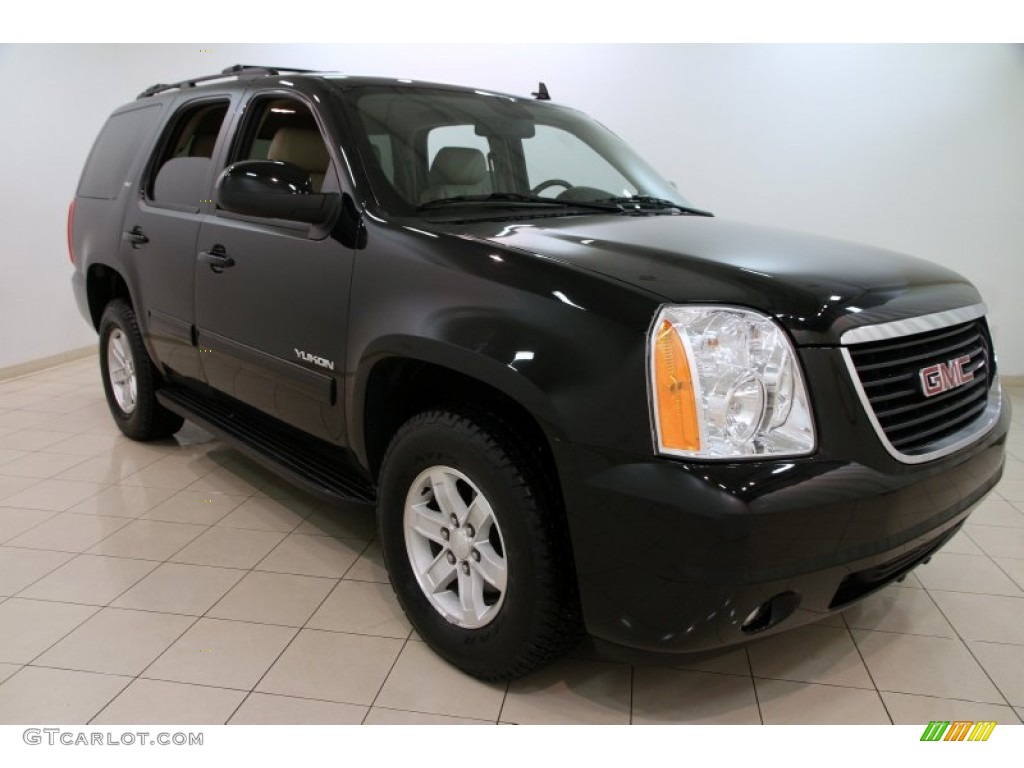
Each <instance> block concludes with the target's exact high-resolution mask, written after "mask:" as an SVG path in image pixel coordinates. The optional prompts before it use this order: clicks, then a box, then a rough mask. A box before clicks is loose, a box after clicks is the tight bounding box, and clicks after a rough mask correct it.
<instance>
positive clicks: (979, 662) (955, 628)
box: [925, 553, 1013, 710]
mask: <svg viewBox="0 0 1024 768" xmlns="http://www.w3.org/2000/svg"><path fill="white" fill-rule="evenodd" d="M986 554H987V553H986ZM936 591H939V592H941V591H942V590H936ZM925 592H926V593H927V594H928V599H929V600H931V601H932V605H934V606H935V608H936V610H938V612H939V613H941V614H942V618H944V619H945V620H946V621H947V622H948V623H949V626H951V627H952V628H953V631H954V632H955V633H956V638H957V639H958V640H959V641H960V643H961V645H963V647H964V648H965V649H966V650H967V653H969V654H970V655H971V658H972V659H973V660H974V663H975V664H977V665H978V668H979V669H980V670H981V671H982V673H983V674H984V675H985V677H986V678H987V679H988V681H989V682H990V683H991V684H992V687H993V688H995V690H996V692H997V693H998V694H999V695H1000V696H1001V697H1002V698H1003V702H1004V703H1005V704H1006V706H1008V707H1010V709H1011V710H1012V709H1013V705H1012V704H1010V700H1009V699H1008V698H1007V697H1006V694H1005V693H1003V689H1002V688H1000V687H999V686H998V685H997V684H996V681H995V680H993V679H992V675H990V674H989V671H988V670H987V669H986V668H985V665H984V664H982V663H981V660H980V659H978V657H977V656H976V655H975V653H974V650H973V649H972V648H971V646H970V644H969V643H968V642H967V641H966V640H965V639H964V638H963V636H962V635H961V634H960V630H959V629H957V627H956V625H955V624H954V623H953V622H952V621H951V620H950V618H949V616H947V615H946V612H945V611H944V610H942V606H941V605H939V602H938V600H936V599H935V596H934V595H932V593H931V590H929V589H928V588H927V587H926V588H925ZM990 597H1000V595H990ZM990 703H991V702H990Z"/></svg>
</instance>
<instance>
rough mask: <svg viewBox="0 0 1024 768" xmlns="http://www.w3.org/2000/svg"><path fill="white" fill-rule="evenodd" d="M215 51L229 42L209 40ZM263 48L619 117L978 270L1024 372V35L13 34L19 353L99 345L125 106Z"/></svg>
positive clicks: (795, 223) (741, 215) (779, 221)
mask: <svg viewBox="0 0 1024 768" xmlns="http://www.w3.org/2000/svg"><path fill="white" fill-rule="evenodd" d="M203 47H204V48H206V47H209V46H205V45H204V46H203ZM238 62H243V63H263V62H266V63H268V64H276V65H281V66H284V65H290V66H297V67H310V68H324V69H332V70H342V71H345V72H348V73H351V74H380V75H389V76H390V75H393V76H403V77H414V78H416V79H423V80H437V81H442V82H454V83H460V84H465V85H476V86H478V87H486V88H489V89H494V90H504V91H509V92H512V93H521V94H527V93H529V92H530V91H531V90H534V89H535V87H536V84H537V81H538V80H544V81H546V83H547V85H548V88H549V89H550V91H551V93H552V96H553V97H554V99H555V100H556V101H559V102H562V103H565V104H569V105H572V106H576V107H578V108H581V109H583V110H584V111H587V112H589V113H590V114H592V115H593V116H595V117H597V118H598V119H599V120H601V121H602V122H603V123H605V124H606V125H608V126H609V127H610V128H612V130H614V131H616V132H617V133H619V134H620V135H621V136H622V137H623V138H625V139H626V140H627V141H628V142H630V143H631V144H633V145H634V146H635V147H636V148H637V149H638V150H639V151H640V153H641V154H642V155H644V156H645V157H646V158H647V159H648V160H650V161H651V162H652V163H653V164H654V165H655V166H656V167H658V168H660V169H661V170H662V171H663V172H664V173H665V175H666V176H668V177H669V178H671V179H673V180H674V181H676V182H677V183H678V185H679V188H680V190H682V191H683V193H684V194H686V195H687V196H688V197H689V198H690V199H691V200H692V201H694V202H695V203H697V204H699V205H701V206H705V207H707V208H710V209H711V210H713V211H715V213H717V214H718V215H719V216H723V217H727V218H736V219H743V220H747V221H753V222H758V223H764V224H774V225H778V226H783V227H788V228H793V229H799V230H806V231H812V232H816V233H820V234H825V235H831V236H836V237H842V238H847V239H852V240H859V241H863V242H868V243H872V244H875V245H880V246H884V247H889V248H894V249H896V250H902V251H906V252H909V253H913V254H915V255H918V256H922V257H924V258H927V259H931V260H933V261H936V262H938V263H941V264H943V265H946V266H948V267H951V268H953V269H956V270H958V271H960V272H962V273H964V274H965V275H967V276H968V277H969V278H970V279H971V280H973V281H974V282H975V283H976V284H977V285H978V286H979V288H980V289H981V291H982V293H983V295H984V296H985V299H986V301H987V302H988V304H989V306H990V308H991V310H992V317H991V321H992V323H993V326H994V328H995V334H996V343H997V347H998V350H999V353H1000V361H1001V364H1002V368H1003V372H1004V373H1006V374H1012V375H1021V374H1024V333H1021V331H1022V324H1021V322H1020V321H1019V320H1018V319H1017V316H1016V309H1017V308H1018V305H1019V304H1020V303H1021V301H1020V299H1019V298H1018V293H1019V292H1020V291H1021V290H1022V289H1024V266H1022V263H1024V260H1022V255H1024V254H1022V250H1024V46H1020V45H1017V46H1010V45H1005V46H995V45H991V46H963V45H957V46H944V45H929V46H786V45H757V46H722V45H559V46H549V45H465V46H453V45H445V46H436V47H434V46H429V45H423V46H397V45H334V46H325V45H316V46H311V45H303V46H300V45H273V46H271V45H259V46H257V45H225V46H212V52H210V53H205V52H200V46H198V45H195V46H185V45H145V46H143V45H138V46H134V45H131V46H129V45H125V46H92V45H81V46H21V45H18V46H0V95H2V99H0V105H2V106H3V107H4V114H3V118H0V147H2V148H3V151H4V157H3V158H2V160H0V163H2V168H3V183H2V185H0V233H2V239H0V275H2V278H0V368H3V367H5V366H8V365H14V364H17V363H22V362H26V361H29V360H32V359H36V358H40V357H44V356H48V355H52V354H56V353H59V352H62V351H65V350H68V349H73V348H75V347H80V346H83V345H87V344H90V343H92V342H93V340H94V335H93V333H92V331H91V329H90V328H88V326H87V325H86V324H85V321H84V320H82V319H81V318H80V317H79V316H78V314H77V311H76V309H75V306H74V302H73V300H72V297H71V292H70V286H69V282H68V281H69V277H70V274H71V266H70V264H69V263H68V257H67V247H66V244H65V216H66V211H67V205H68V202H69V201H70V199H71V196H72V194H73V191H74V188H75V185H76V184H77V180H78V174H79V172H80V170H81V167H82V163H83V161H84V159H85V156H86V154H87V152H88V150H89V147H90V146H91V144H92V141H93V138H94V137H95V135H96V132H97V131H98V130H99V128H100V126H101V125H102V123H103V120H104V119H105V118H106V116H107V114H108V113H109V111H110V110H111V109H113V108H114V107H115V106H117V105H119V104H121V103H123V102H125V101H129V100H131V99H132V98H134V96H135V95H136V94H137V93H138V92H139V91H141V90H142V89H143V88H145V87H146V86H148V85H150V84H152V83H154V82H159V81H167V80H174V79H180V78H183V77H188V76H194V75H199V74H205V73H210V72H213V71H216V70H219V69H222V68H223V67H225V66H228V65H231V64H235V63H238Z"/></svg>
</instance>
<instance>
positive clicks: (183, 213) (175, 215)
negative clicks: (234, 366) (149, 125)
mask: <svg viewBox="0 0 1024 768" xmlns="http://www.w3.org/2000/svg"><path fill="white" fill-rule="evenodd" d="M236 98H237V97H236ZM231 107H232V96H230V95H228V94H220V95H218V94H204V95H203V96H202V97H200V98H195V99H190V100H187V101H184V102H181V103H179V104H178V105H176V109H175V114H174V116H173V117H172V119H171V120H170V121H168V123H167V128H166V129H165V131H164V133H163V135H162V136H161V137H160V138H159V140H158V142H157V144H156V146H155V148H154V150H153V153H152V155H151V157H150V159H149V161H148V163H147V166H146V169H145V171H144V173H143V175H142V189H141V190H140V194H139V197H138V199H137V201H135V202H134V203H132V204H130V205H129V206H128V210H127V212H126V214H125V218H124V222H123V227H122V230H123V231H122V235H121V254H122V258H123V261H124V263H125V265H126V267H127V269H128V270H129V271H130V272H131V273H133V274H134V277H135V280H134V289H135V297H134V298H135V306H136V307H144V308H145V316H144V317H142V318H140V321H141V323H142V326H143V328H144V329H145V330H146V333H147V336H148V340H149V342H150V345H151V348H152V351H153V353H154V354H155V356H156V360H157V361H158V362H159V363H161V364H162V365H166V366H167V367H168V368H170V369H172V370H174V371H175V372H177V373H178V374H180V375H182V376H187V377H190V378H195V379H201V378H202V370H201V368H200V365H199V357H198V353H197V351H196V348H195V347H194V346H193V339H192V324H193V320H194V313H195V301H194V295H195V294H194V287H193V284H194V275H195V251H196V242H197V238H198V236H199V227H200V223H201V221H202V219H203V216H205V215H206V213H207V212H208V211H209V209H210V208H211V207H212V206H211V203H210V199H209V198H210V192H209V190H210V185H211V183H212V178H213V172H214V163H213V158H214V156H215V154H214V153H215V151H217V150H218V149H219V147H220V145H221V143H222V141H223V138H224V136H225V134H226V130H225V124H226V123H227V122H228V120H227V116H228V115H230V114H231Z"/></svg>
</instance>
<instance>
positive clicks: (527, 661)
mask: <svg viewBox="0 0 1024 768" xmlns="http://www.w3.org/2000/svg"><path fill="white" fill-rule="evenodd" d="M431 468H433V469H438V468H450V469H451V470H452V471H453V472H452V474H451V475H449V477H452V478H454V477H455V476H456V475H458V476H460V477H463V478H465V480H466V481H467V482H463V481H461V480H458V481H457V482H456V483H455V484H453V486H452V487H455V485H458V486H459V488H460V498H461V501H462V503H464V504H466V503H468V504H469V507H470V508H471V509H472V508H474V504H475V501H474V502H473V503H470V501H471V500H475V498H476V496H475V494H477V493H478V494H480V495H482V496H483V497H485V504H486V508H487V509H489V510H491V511H492V512H493V521H494V525H493V526H488V527H489V528H490V533H489V539H488V540H486V541H483V540H481V541H478V543H477V544H476V545H473V546H474V549H473V551H472V552H471V553H470V554H469V555H465V549H464V548H463V550H462V554H463V556H465V559H464V560H457V561H456V564H455V565H454V566H453V567H455V568H456V569H460V568H469V567H470V566H471V565H474V561H473V557H476V558H477V559H476V561H475V562H476V565H474V569H475V568H477V567H480V565H481V564H480V559H479V557H477V556H478V555H479V552H478V551H477V548H478V547H479V548H483V547H488V546H490V544H491V543H493V546H492V547H491V550H490V551H493V552H497V551H498V550H499V549H500V550H501V552H500V554H501V556H502V562H503V563H504V565H505V573H506V575H507V582H506V586H505V589H504V591H503V592H501V593H500V596H498V597H496V596H495V594H497V593H496V591H494V590H492V592H491V597H490V600H491V604H490V605H488V606H487V607H486V611H485V614H486V615H488V616H489V617H490V618H489V619H488V620H487V621H486V622H485V623H484V624H483V625H482V626H460V625H459V624H457V623H455V622H456V621H459V619H453V618H451V617H450V616H448V617H446V616H445V615H444V614H443V613H442V609H441V608H439V607H436V605H435V602H434V601H435V600H437V599H438V598H437V597H436V595H437V594H438V593H437V592H435V597H428V596H427V593H426V591H425V588H422V587H421V586H420V583H419V581H418V579H417V576H416V566H415V565H414V560H415V555H414V554H413V551H412V550H411V549H410V547H409V541H408V540H407V536H406V531H407V529H406V525H405V514H406V502H407V498H410V499H415V498H422V499H425V500H427V501H424V502H422V503H421V504H420V505H418V506H421V507H422V506H424V505H426V507H427V508H428V511H429V512H430V514H433V509H435V508H436V509H440V507H439V505H438V503H437V501H436V499H435V496H436V495H437V492H436V491H429V492H428V491H426V490H414V483H417V481H418V480H420V478H421V476H422V475H423V473H425V472H426V471H427V470H430V469H431ZM549 471H550V470H546V469H545V468H543V467H541V466H539V463H538V462H537V461H536V460H535V459H531V458H530V452H529V451H528V450H526V447H525V446H521V445H520V442H519V441H518V440H517V439H516V437H515V436H514V433H513V432H512V430H511V429H510V428H509V427H508V425H506V424H505V423H504V422H503V421H501V420H500V419H499V418H497V417H495V416H493V415H491V414H488V413H472V412H467V413H459V412H450V411H444V410H435V411H428V412H425V413H421V414H419V415H418V416H415V417H414V418H412V419H410V420H409V421H408V422H406V424H405V425H403V426H402V427H401V428H400V429H399V430H398V432H397V433H396V434H395V437H394V438H393V440H392V441H391V445H390V446H389V448H388V451H387V454H386V455H385V458H384V462H383V465H382V468H381V474H380V483H379V489H380V490H379V503H378V525H379V533H380V541H381V546H382V548H383V552H384V559H385V562H386V564H387V567H388V573H389V576H390V578H391V584H392V587H393V588H394V591H395V594H396V595H397V597H398V600H399V602H400V603H401V604H402V607H403V609H404V610H405V613H406V615H407V616H408V618H409V620H410V622H411V623H412V625H413V627H414V628H415V629H416V631H417V632H418V633H419V635H420V637H422V638H423V640H425V641H426V642H427V644H428V645H430V647H431V648H433V649H434V651H435V652H436V653H438V654H439V655H440V656H441V657H443V658H444V659H446V660H447V661H448V662H450V663H451V664H453V665H455V666H456V667H458V668H459V669H461V670H463V671H464V672H467V673H468V674H470V675H473V676H474V677H477V678H480V679H482V680H487V681H498V680H511V679H514V678H517V677H522V676H523V675H525V674H527V673H529V672H531V671H532V670H534V669H536V668H538V667H540V666H541V665H543V664H545V663H547V662H548V661H550V660H552V659H553V658H555V657H557V656H560V655H562V654H563V653H565V652H566V651H568V650H569V649H570V648H571V647H572V646H573V645H574V644H575V642H576V641H577V640H578V639H579V636H580V619H579V608H578V605H579V602H578V598H577V595H576V582H575V570H574V568H573V564H572V555H571V552H570V549H569V544H568V536H567V534H566V525H565V517H564V514H563V513H562V509H561V503H560V500H559V499H558V497H557V496H558V494H557V493H556V492H553V490H552V487H553V484H552V483H551V482H549V481H550V476H548V475H547V472H549ZM423 482H427V483H428V484H429V481H421V482H420V483H419V484H418V485H417V486H416V487H419V485H422V483H423ZM432 487H433V486H432ZM419 493H423V494H425V495H422V496H420V495H417V494H419ZM410 494H412V495H410ZM431 505H432V507H431ZM481 508H483V505H480V504H476V506H475V509H476V512H471V513H469V514H470V515H471V516H472V515H474V514H477V515H479V514H481V513H480V509H481ZM441 517H442V518H444V517H445V514H444V513H443V511H442V513H441ZM433 519H434V518H431V520H433ZM469 519H470V518H467V520H469ZM457 529H458V527H457V526H456V527H454V528H452V529H451V532H450V536H451V538H450V539H449V538H448V537H445V541H448V545H447V546H448V549H447V550H446V549H444V547H442V546H441V545H440V544H437V545H436V546H437V549H436V550H435V549H431V552H436V553H437V554H438V559H437V560H436V561H435V562H437V563H440V557H441V556H442V555H446V554H448V553H449V552H451V553H454V552H455V551H456V550H457V544H456V541H455V540H456V538H457V536H458V535H460V533H459V530H457ZM494 529H498V535H497V537H496V536H495V535H494ZM467 531H468V536H469V537H472V536H473V535H474V531H472V530H471V529H470V526H468V525H464V526H463V528H462V529H461V532H462V533H461V535H464V536H465V535H467V534H466V532H467ZM475 533H476V535H477V536H478V537H479V536H480V532H479V531H477V532H475ZM410 538H411V539H415V540H418V541H422V540H423V537H421V536H418V535H417V534H416V533H415V532H414V533H412V534H411V535H410ZM463 543H464V542H463ZM414 546H415V545H414ZM420 546H422V544H421V545H420ZM430 547H432V548H434V547H435V544H434V543H430ZM453 556H454V554H453ZM484 560H485V561H488V560H489V556H485V557H484ZM449 562H451V561H450V560H449ZM484 564H486V563H484ZM441 567H442V568H443V564H442V566H441ZM420 570H421V571H422V568H421V569H420ZM463 573H465V574H466V578H467V580H468V579H470V578H472V577H471V575H470V571H468V570H467V571H463ZM476 573H477V571H476V570H473V575H474V576H475V575H476ZM454 578H455V580H456V582H459V584H461V583H462V582H461V580H460V578H459V577H458V574H457V573H456V576H455V577H454ZM441 581H443V579H442V580H441ZM466 583H468V581H467V582H466ZM459 584H456V583H455V582H453V583H452V588H450V589H448V590H445V591H444V592H445V593H444V594H443V595H442V597H444V598H445V599H446V600H453V599H455V598H454V597H453V594H452V593H453V591H454V589H453V588H455V587H456V586H458V599H459V600H460V601H461V599H462V597H461V592H462V587H461V586H459ZM484 586H485V589H487V588H489V585H487V584H485V585H484ZM468 592H470V593H471V592H472V590H468ZM483 602H484V603H486V602H487V597H486V593H485V595H484V601H483Z"/></svg>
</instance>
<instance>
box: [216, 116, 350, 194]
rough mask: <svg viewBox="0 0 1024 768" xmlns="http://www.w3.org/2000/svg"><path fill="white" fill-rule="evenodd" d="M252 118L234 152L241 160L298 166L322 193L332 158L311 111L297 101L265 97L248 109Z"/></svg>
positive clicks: (234, 158) (233, 154) (235, 156)
mask: <svg viewBox="0 0 1024 768" xmlns="http://www.w3.org/2000/svg"><path fill="white" fill-rule="evenodd" d="M246 112H247V113H248V115H249V117H248V119H247V122H246V125H245V126H244V127H243V129H242V134H241V136H242V138H241V141H240V142H239V144H238V145H237V146H236V147H235V150H234V152H233V153H232V162H237V161H239V160H277V161H280V162H285V163H291V164H292V165H295V166H298V167H299V168H301V169H302V170H303V171H305V172H306V173H308V174H309V177H310V179H311V180H312V182H313V188H314V189H315V190H316V191H318V192H319V191H320V189H321V187H322V186H323V184H324V179H325V178H328V168H329V166H330V164H331V156H330V154H329V153H328V151H327V144H326V143H325V142H324V139H323V136H322V135H321V134H320V128H319V127H318V126H317V123H316V119H315V118H314V117H313V113H312V112H310V111H309V108H308V107H307V106H306V105H305V104H303V103H301V102H299V101H295V100H294V99H288V98H282V97H262V98H258V99H254V100H253V102H252V103H251V104H250V105H249V107H247V109H246Z"/></svg>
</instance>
